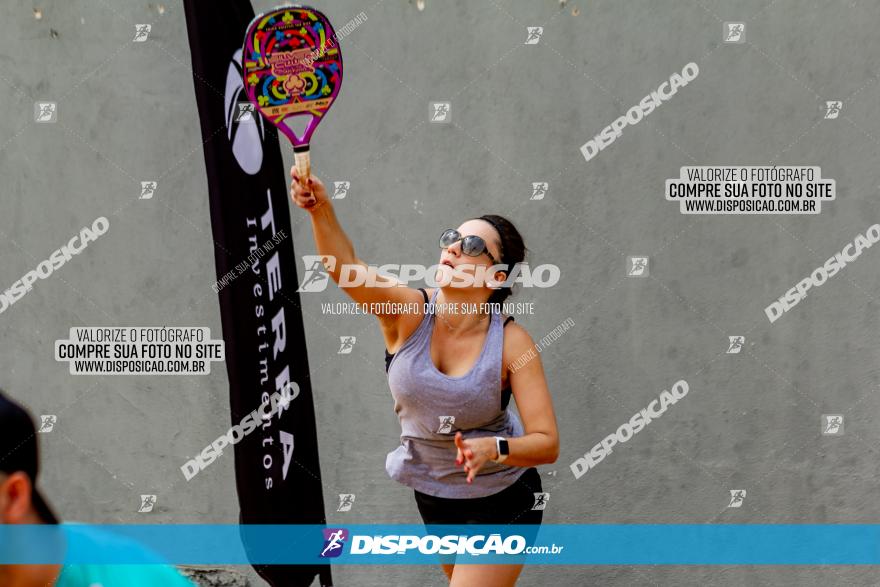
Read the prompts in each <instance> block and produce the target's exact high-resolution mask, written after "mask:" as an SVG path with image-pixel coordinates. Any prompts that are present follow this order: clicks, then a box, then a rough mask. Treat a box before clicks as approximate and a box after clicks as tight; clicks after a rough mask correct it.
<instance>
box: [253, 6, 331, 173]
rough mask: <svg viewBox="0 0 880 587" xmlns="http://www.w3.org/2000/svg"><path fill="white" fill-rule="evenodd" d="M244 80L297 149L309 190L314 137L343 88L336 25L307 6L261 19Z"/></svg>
mask: <svg viewBox="0 0 880 587" xmlns="http://www.w3.org/2000/svg"><path fill="white" fill-rule="evenodd" d="M242 78H243V81H244V87H245V91H246V92H247V96H248V99H249V100H250V101H251V103H253V104H254V107H255V108H256V109H257V110H259V112H260V113H262V114H263V116H265V117H266V119H267V120H268V121H269V122H271V123H272V124H274V125H275V126H276V127H278V129H279V130H280V131H281V132H283V133H284V134H285V135H287V137H288V138H289V139H290V141H291V142H292V143H293V146H294V152H295V155H296V163H297V167H298V168H299V174H300V177H301V180H302V181H303V183H304V184H305V182H306V181H307V179H308V176H309V168H308V167H309V165H308V151H309V142H310V141H311V138H312V133H313V132H314V131H315V128H317V126H318V124H319V123H320V122H321V120H322V119H323V117H324V114H326V113H327V111H328V110H329V109H330V106H331V105H332V104H333V101H334V100H335V99H336V96H337V95H338V94H339V88H340V87H341V85H342V53H341V52H340V50H339V42H338V40H337V38H336V33H335V32H334V31H333V27H332V25H331V24H330V21H328V20H327V17H326V16H324V15H323V14H322V13H321V12H319V11H317V10H315V9H314V8H309V7H307V6H282V7H280V8H275V9H273V10H271V11H269V12H265V13H263V14H260V15H258V16H257V17H255V18H254V20H253V21H251V24H250V25H249V26H248V29H247V33H246V34H245V40H244V47H243V52H242Z"/></svg>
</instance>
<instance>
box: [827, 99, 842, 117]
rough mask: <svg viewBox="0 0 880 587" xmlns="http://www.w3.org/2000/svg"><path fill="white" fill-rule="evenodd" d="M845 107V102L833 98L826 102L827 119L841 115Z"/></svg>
mask: <svg viewBox="0 0 880 587" xmlns="http://www.w3.org/2000/svg"><path fill="white" fill-rule="evenodd" d="M842 109H843V102H841V101H840V100H831V101H828V102H825V119H826V120H831V119H834V118H837V117H838V116H840V111H841V110H842Z"/></svg>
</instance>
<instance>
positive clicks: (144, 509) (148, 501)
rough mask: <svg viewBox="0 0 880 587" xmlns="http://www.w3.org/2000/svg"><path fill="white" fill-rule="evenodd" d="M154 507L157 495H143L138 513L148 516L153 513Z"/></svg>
mask: <svg viewBox="0 0 880 587" xmlns="http://www.w3.org/2000/svg"><path fill="white" fill-rule="evenodd" d="M154 505H156V496H155V495H142V496H141V505H140V507H139V508H138V513H142V514H148V513H150V512H152V511H153V506H154Z"/></svg>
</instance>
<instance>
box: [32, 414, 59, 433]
mask: <svg viewBox="0 0 880 587" xmlns="http://www.w3.org/2000/svg"><path fill="white" fill-rule="evenodd" d="M57 421H58V416H54V415H51V414H50V415H47V416H40V429H39V430H37V432H40V433H47V432H52V429H53V428H54V427H55V422H57Z"/></svg>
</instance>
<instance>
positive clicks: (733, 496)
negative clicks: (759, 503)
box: [727, 489, 746, 508]
mask: <svg viewBox="0 0 880 587" xmlns="http://www.w3.org/2000/svg"><path fill="white" fill-rule="evenodd" d="M745 498H746V490H745V489H731V490H730V503H729V504H727V507H729V508H738V507H741V506H742V504H743V500H744V499H745Z"/></svg>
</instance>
